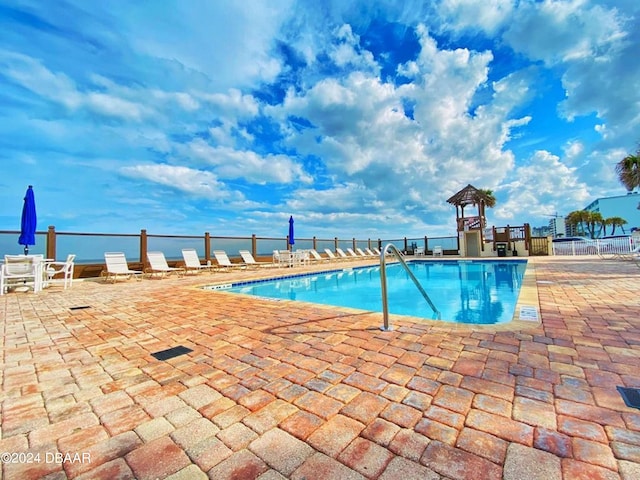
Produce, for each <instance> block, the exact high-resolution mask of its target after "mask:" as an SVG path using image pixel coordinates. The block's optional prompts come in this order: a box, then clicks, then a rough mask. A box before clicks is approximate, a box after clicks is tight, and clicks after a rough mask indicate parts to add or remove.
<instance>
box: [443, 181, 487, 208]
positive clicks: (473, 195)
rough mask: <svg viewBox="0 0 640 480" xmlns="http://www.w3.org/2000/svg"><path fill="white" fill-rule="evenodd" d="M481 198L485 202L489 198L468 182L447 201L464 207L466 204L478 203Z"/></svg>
mask: <svg viewBox="0 0 640 480" xmlns="http://www.w3.org/2000/svg"><path fill="white" fill-rule="evenodd" d="M482 200H484V201H485V203H486V202H487V201H488V200H489V197H488V196H487V194H485V193H483V192H482V191H480V190H478V189H477V188H476V187H474V186H473V185H471V184H469V185H467V186H466V187H464V188H463V189H462V190H460V191H459V192H458V193H456V194H455V195H453V196H451V198H449V199H448V200H447V202H448V203H450V204H452V205H456V206H459V207H464V206H466V205H478V204H479V203H480V202H481V201H482Z"/></svg>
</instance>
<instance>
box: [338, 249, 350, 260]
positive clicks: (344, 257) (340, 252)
mask: <svg viewBox="0 0 640 480" xmlns="http://www.w3.org/2000/svg"><path fill="white" fill-rule="evenodd" d="M336 253H337V254H338V258H340V259H342V260H349V259H350V257H349V256H348V255H347V254H346V253H344V251H343V250H342V249H341V248H336Z"/></svg>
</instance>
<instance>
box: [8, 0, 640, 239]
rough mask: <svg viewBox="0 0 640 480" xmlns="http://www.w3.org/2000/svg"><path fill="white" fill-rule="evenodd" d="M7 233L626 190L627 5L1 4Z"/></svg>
mask: <svg viewBox="0 0 640 480" xmlns="http://www.w3.org/2000/svg"><path fill="white" fill-rule="evenodd" d="M0 24H1V25H2V28H1V29H0V168H1V172H2V174H1V175H0V230H16V229H19V226H20V211H21V208H22V199H23V197H24V193H25V191H26V188H27V186H28V185H33V187H34V191H35V198H36V203H37V211H38V229H39V230H46V228H47V226H49V225H54V226H55V227H56V230H57V231H61V232H95V233H136V232H138V231H140V229H146V230H147V231H148V232H149V233H155V234H184V235H189V234H194V235H201V234H202V233H203V232H210V233H211V234H212V235H218V236H249V235H251V234H256V235H258V236H273V237H284V236H286V234H287V231H288V219H289V216H290V215H293V217H294V219H295V225H296V235H297V236H300V237H307V238H310V237H312V236H317V237H318V238H333V237H334V236H337V237H339V238H351V237H356V238H400V237H402V236H407V237H422V236H425V235H426V236H429V237H434V236H443V235H455V229H456V226H455V208H454V207H453V206H451V205H450V204H448V203H447V202H446V200H447V199H448V198H449V197H450V196H451V195H453V194H455V193H456V192H457V191H459V190H460V189H462V188H463V187H465V186H466V185H467V184H472V185H474V186H475V187H477V188H482V189H491V190H492V191H493V193H494V195H495V197H496V205H495V207H494V208H492V209H488V211H487V218H488V222H489V225H496V226H504V225H507V224H509V225H522V224H523V223H530V224H531V225H532V226H539V225H545V224H547V223H548V221H549V219H550V217H551V216H553V215H556V214H560V215H565V214H567V213H569V212H570V211H572V210H577V209H582V208H584V207H585V206H586V205H588V204H589V203H590V202H591V201H593V200H595V199H596V198H599V197H604V196H611V195H624V194H625V193H626V192H625V189H624V188H623V186H622V185H621V184H620V182H619V181H618V179H617V177H616V174H615V170H614V168H615V164H616V163H617V162H618V161H619V160H621V159H622V158H624V157H625V156H626V155H628V154H631V153H635V152H636V150H637V148H638V144H639V142H640V62H638V55H639V52H640V2H637V0H598V1H597V0H542V1H533V0H442V1H439V2H427V1H410V0H401V1H374V2H372V1H370V0H363V1H344V0H335V1H331V0H323V1H315V0H300V1H296V0H252V1H250V2H247V1H233V0H217V1H216V0H189V1H181V0H164V1H161V2H157V1H138V2H130V1H124V0H112V1H109V2H100V1H91V2H87V1H84V0H72V1H67V0H56V1H55V2H43V1H40V0H38V1H20V0H18V1H6V0H0Z"/></svg>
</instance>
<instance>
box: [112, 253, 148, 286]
mask: <svg viewBox="0 0 640 480" xmlns="http://www.w3.org/2000/svg"><path fill="white" fill-rule="evenodd" d="M104 263H105V265H106V267H107V269H106V270H105V271H103V272H102V274H103V275H104V281H105V282H107V281H109V279H112V280H113V282H114V283H115V282H116V281H117V280H118V278H119V277H121V276H123V277H127V279H129V278H131V277H134V278H135V279H136V280H140V279H141V278H142V274H143V272H141V271H140V270H131V269H130V268H129V264H128V263H127V257H125V255H124V253H122V252H105V254H104Z"/></svg>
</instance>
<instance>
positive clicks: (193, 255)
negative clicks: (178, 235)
mask: <svg viewBox="0 0 640 480" xmlns="http://www.w3.org/2000/svg"><path fill="white" fill-rule="evenodd" d="M182 258H183V259H184V269H185V273H188V272H196V273H197V272H202V271H204V270H207V271H210V270H211V265H202V264H201V263H200V258H199V257H198V252H196V249H195V248H183V249H182Z"/></svg>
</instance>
